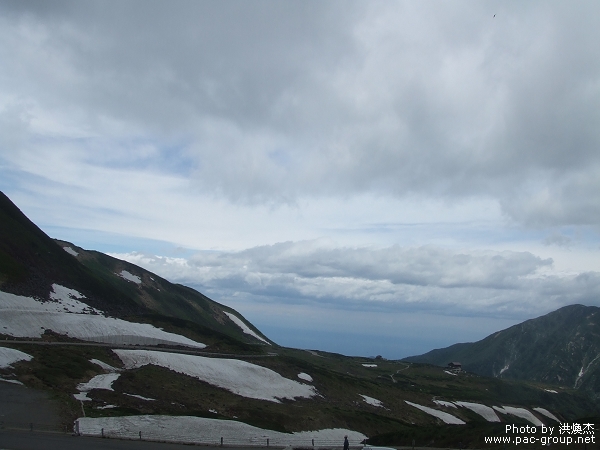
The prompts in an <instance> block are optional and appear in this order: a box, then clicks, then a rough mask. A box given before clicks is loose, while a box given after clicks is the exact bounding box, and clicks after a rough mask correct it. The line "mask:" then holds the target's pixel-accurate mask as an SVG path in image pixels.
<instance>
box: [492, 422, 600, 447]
mask: <svg viewBox="0 0 600 450" xmlns="http://www.w3.org/2000/svg"><path fill="white" fill-rule="evenodd" d="M484 441H485V443H486V444H511V445H524V444H542V445H552V444H563V445H571V444H595V443H596V435H595V427H594V424H593V423H584V424H580V423H561V424H560V425H556V426H554V427H549V426H548V427H547V426H544V425H542V426H541V427H535V426H532V425H506V427H505V435H504V436H487V437H485V438H484Z"/></svg>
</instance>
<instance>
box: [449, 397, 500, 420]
mask: <svg viewBox="0 0 600 450" xmlns="http://www.w3.org/2000/svg"><path fill="white" fill-rule="evenodd" d="M454 403H455V404H457V405H458V406H462V407H463V408H468V409H470V410H471V411H473V412H474V413H477V414H479V415H480V416H481V417H483V418H484V419H485V420H487V421H488V422H500V418H499V417H498V415H497V414H496V413H495V412H494V410H493V409H492V408H490V407H489V406H485V405H482V404H480V403H471V402H454Z"/></svg>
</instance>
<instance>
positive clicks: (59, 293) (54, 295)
mask: <svg viewBox="0 0 600 450" xmlns="http://www.w3.org/2000/svg"><path fill="white" fill-rule="evenodd" d="M50 298H51V299H52V300H54V301H55V302H56V303H54V302H44V303H43V305H44V306H45V307H46V310H47V311H52V310H54V311H55V312H69V313H75V314H101V313H102V311H100V310H98V309H96V308H92V307H91V306H90V305H87V304H85V303H83V302H80V301H79V300H77V299H79V298H85V295H83V294H80V293H79V292H77V291H76V290H75V289H69V288H66V287H64V286H61V285H60V284H53V285H52V292H50ZM52 307H54V308H52Z"/></svg>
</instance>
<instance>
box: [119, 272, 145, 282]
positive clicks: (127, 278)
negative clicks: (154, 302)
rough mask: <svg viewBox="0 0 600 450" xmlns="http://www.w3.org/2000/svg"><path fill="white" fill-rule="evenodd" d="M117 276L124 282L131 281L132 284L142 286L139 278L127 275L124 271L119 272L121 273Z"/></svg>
mask: <svg viewBox="0 0 600 450" xmlns="http://www.w3.org/2000/svg"><path fill="white" fill-rule="evenodd" d="M117 275H118V276H120V277H121V278H123V279H124V280H127V281H131V282H132V283H135V284H142V279H141V278H140V277H138V276H137V275H134V274H132V273H129V272H127V271H126V270H121V273H118V274H117Z"/></svg>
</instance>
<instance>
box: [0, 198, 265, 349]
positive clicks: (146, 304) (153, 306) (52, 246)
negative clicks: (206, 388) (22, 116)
mask: <svg viewBox="0 0 600 450" xmlns="http://www.w3.org/2000/svg"><path fill="white" fill-rule="evenodd" d="M54 284H58V285H60V286H65V287H67V288H69V289H75V290H76V291H78V292H79V293H81V294H82V295H83V296H84V297H85V303H86V304H88V305H89V306H91V307H93V308H96V309H98V310H100V311H103V312H104V313H106V314H108V315H110V316H113V317H117V318H123V319H128V320H131V321H134V322H148V323H154V324H156V325H157V326H161V327H164V328H165V329H169V330H170V331H173V332H176V333H180V334H183V335H187V336H189V337H192V336H190V334H193V335H194V336H193V337H194V338H198V335H199V336H202V337H203V338H204V340H207V341H208V342H209V343H210V342H215V343H216V342H219V343H220V346H221V347H223V346H224V345H230V346H231V345H233V346H238V347H240V349H241V350H252V349H251V348H250V347H247V346H246V343H247V344H259V343H262V341H261V340H259V339H257V338H254V337H252V336H250V335H249V334H247V333H244V332H243V330H242V329H241V328H240V326H238V325H236V324H235V323H234V322H233V321H232V320H231V319H230V318H229V317H228V316H227V314H226V313H229V314H234V315H235V316H237V317H238V318H240V320H242V321H243V322H244V323H245V324H246V325H247V326H248V327H249V328H250V329H252V330H253V331H254V332H255V333H256V334H257V335H258V336H260V335H261V334H260V332H259V331H258V330H257V329H256V328H254V327H253V326H252V324H250V323H249V322H248V321H246V320H245V319H243V317H242V316H241V315H240V314H239V313H238V312H236V311H234V310H233V309H231V308H228V307H226V306H224V305H222V304H220V303H217V302H215V301H213V300H211V299H209V298H208V297H206V296H204V295H202V294H201V293H199V292H197V291H195V290H194V289H191V288H188V287H186V286H182V285H177V284H173V283H170V282H169V281H167V280H165V279H163V278H161V277H159V276H158V275H155V274H153V273H151V272H149V271H147V270H145V269H142V268H140V267H138V266H135V265H133V264H130V263H127V262H125V261H120V260H118V259H115V258H112V257H110V256H108V255H104V254H102V253H100V252H96V251H86V250H83V249H81V248H79V247H76V246H75V245H73V244H71V243H68V242H64V241H57V240H53V239H51V238H50V237H48V236H47V235H46V234H45V233H44V232H43V231H42V230H40V229H39V228H38V227H37V226H36V225H35V224H34V223H33V222H31V221H30V220H29V219H28V218H27V217H26V216H25V215H24V214H23V213H22V212H21V211H20V210H19V209H18V208H17V207H16V206H15V205H14V204H13V203H12V202H11V201H10V199H9V198H8V197H6V195H4V194H3V193H1V192H0V291H3V292H8V293H12V294H16V295H21V296H25V297H34V298H38V299H41V300H50V295H51V293H52V292H53V287H52V286H53V285H54ZM265 339H266V338H265ZM254 350H258V348H255V349H254Z"/></svg>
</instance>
